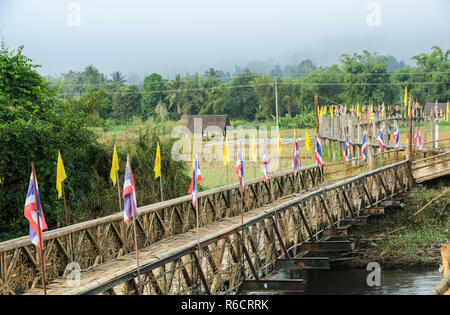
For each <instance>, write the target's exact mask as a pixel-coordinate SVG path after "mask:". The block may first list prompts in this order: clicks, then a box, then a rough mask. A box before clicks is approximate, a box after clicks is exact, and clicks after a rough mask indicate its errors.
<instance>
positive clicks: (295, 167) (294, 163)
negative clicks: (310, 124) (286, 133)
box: [292, 129, 298, 175]
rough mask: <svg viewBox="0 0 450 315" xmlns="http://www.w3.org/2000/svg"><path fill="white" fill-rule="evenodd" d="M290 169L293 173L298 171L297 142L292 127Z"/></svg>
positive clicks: (295, 133)
mask: <svg viewBox="0 0 450 315" xmlns="http://www.w3.org/2000/svg"><path fill="white" fill-rule="evenodd" d="M292 171H293V173H294V175H296V174H297V171H298V143H297V132H296V131H295V129H294V149H293V153H292Z"/></svg>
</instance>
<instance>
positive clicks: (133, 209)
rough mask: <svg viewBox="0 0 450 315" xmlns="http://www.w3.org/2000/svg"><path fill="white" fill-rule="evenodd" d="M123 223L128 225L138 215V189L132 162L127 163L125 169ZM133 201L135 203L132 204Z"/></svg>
mask: <svg viewBox="0 0 450 315" xmlns="http://www.w3.org/2000/svg"><path fill="white" fill-rule="evenodd" d="M122 198H123V221H124V222H125V224H128V222H129V221H130V219H131V217H133V216H135V215H136V213H137V202H136V189H135V186H134V178H133V172H132V170H131V163H130V160H128V161H127V166H126V168H125V181H124V183H123V194H122ZM132 201H133V203H132Z"/></svg>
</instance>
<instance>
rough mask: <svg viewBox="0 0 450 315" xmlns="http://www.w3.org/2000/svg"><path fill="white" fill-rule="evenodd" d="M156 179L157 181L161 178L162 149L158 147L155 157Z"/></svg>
mask: <svg viewBox="0 0 450 315" xmlns="http://www.w3.org/2000/svg"><path fill="white" fill-rule="evenodd" d="M154 171H155V179H157V178H158V177H159V176H161V149H160V148H159V143H158V146H157V147H156V155H155V167H154Z"/></svg>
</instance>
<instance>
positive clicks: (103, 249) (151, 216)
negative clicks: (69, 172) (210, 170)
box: [0, 117, 450, 294]
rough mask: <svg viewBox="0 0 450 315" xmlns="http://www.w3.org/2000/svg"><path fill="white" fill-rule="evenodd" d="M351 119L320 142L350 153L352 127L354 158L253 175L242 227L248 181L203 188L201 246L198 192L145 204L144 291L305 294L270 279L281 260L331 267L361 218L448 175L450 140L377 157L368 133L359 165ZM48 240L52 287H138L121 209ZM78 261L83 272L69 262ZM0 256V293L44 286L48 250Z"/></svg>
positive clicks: (325, 130) (55, 290) (23, 249)
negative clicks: (346, 148) (347, 137)
mask: <svg viewBox="0 0 450 315" xmlns="http://www.w3.org/2000/svg"><path fill="white" fill-rule="evenodd" d="M389 119H397V118H389ZM398 119H399V118H398ZM383 122H386V120H383V119H379V120H377V121H375V122H374V124H372V125H373V126H376V125H379V124H382V123H383ZM351 123H352V122H351V120H350V119H345V117H341V119H331V118H329V117H320V126H321V129H320V134H321V138H322V139H323V141H324V143H323V144H322V147H325V146H326V147H327V148H329V152H330V154H336V151H339V150H342V146H343V145H342V144H343V141H344V134H345V133H344V130H345V128H346V127H348V130H349V134H350V144H351V149H352V156H356V158H354V159H352V160H351V161H349V162H345V163H344V162H335V163H327V164H325V165H324V167H323V170H321V169H320V168H319V167H318V166H317V165H310V166H305V167H302V168H300V169H299V171H298V173H297V174H296V175H294V174H293V173H292V171H284V172H280V173H277V174H273V175H272V176H271V180H272V183H273V189H274V193H273V194H272V193H271V190H270V188H269V185H268V183H266V182H264V181H263V179H262V178H256V179H253V180H248V181H247V182H246V183H245V191H244V193H243V200H244V215H243V226H242V222H241V191H240V186H239V184H234V185H228V186H224V187H220V188H216V189H212V190H208V191H204V192H201V193H199V196H198V202H199V223H200V228H199V231H198V232H199V238H200V240H199V242H200V248H201V250H200V252H199V251H198V240H197V229H196V219H197V218H196V211H195V209H194V207H193V206H192V202H191V196H184V197H180V198H176V199H172V200H168V201H164V202H160V203H155V204H151V205H147V206H143V207H140V208H138V215H137V218H136V225H137V234H138V236H137V239H138V246H139V260H140V268H139V273H140V281H139V282H140V283H141V284H142V288H141V290H140V293H141V294H239V293H244V292H248V291H260V290H263V291H267V290H272V291H283V290H297V291H301V289H302V282H301V280H298V281H289V280H278V281H277V280H270V276H271V275H272V274H273V273H274V272H275V271H276V270H277V269H279V268H288V269H299V268H305V269H307V268H316V269H328V268H330V265H333V264H334V263H335V262H336V260H334V259H332V258H330V257H333V254H335V253H337V252H342V251H351V250H352V244H351V242H350V241H348V240H346V239H345V235H346V233H347V230H346V229H347V227H348V226H349V225H354V224H363V223H364V222H365V220H366V218H367V217H368V216H369V215H374V214H376V213H379V212H380V211H382V210H383V209H384V207H386V205H388V204H389V202H390V201H392V200H394V199H397V198H398V197H399V196H401V195H402V194H404V193H405V192H407V191H408V190H409V189H410V188H411V187H412V186H413V185H414V184H415V183H420V182H422V181H425V180H429V179H432V178H435V177H440V176H444V175H447V174H449V173H450V167H449V164H448V161H449V157H450V150H449V148H448V147H445V144H446V142H447V143H449V144H450V139H443V140H439V141H440V146H439V148H436V147H435V146H434V144H435V142H436V141H435V140H433V141H432V142H430V143H432V144H433V147H432V148H431V147H427V146H425V148H424V150H423V151H421V152H417V151H414V150H413V149H412V143H411V137H410V138H409V142H408V143H407V144H406V145H405V144H403V145H402V146H401V148H400V149H399V150H396V149H395V148H394V146H393V145H390V144H387V145H386V146H385V148H386V150H385V151H384V152H381V153H373V152H371V151H373V148H372V147H375V143H374V142H373V138H374V137H372V134H376V132H369V137H368V145H369V154H368V157H369V158H368V161H365V162H361V160H360V158H359V154H360V150H361V140H360V136H359V134H360V131H361V129H360V128H361V127H362V126H363V124H357V125H353V126H352V125H351ZM374 128H376V127H374ZM369 130H370V129H369ZM374 130H375V129H374ZM424 144H427V143H424ZM340 154H341V156H342V151H341V153H340ZM421 154H423V157H421V156H420V155H421ZM343 236H344V238H342V237H343ZM44 241H45V247H44V257H45V262H46V266H45V267H46V274H47V282H48V283H47V294H137V293H138V281H137V277H138V272H137V271H138V270H137V267H136V260H135V252H134V247H133V246H132V244H133V230H132V228H130V227H129V225H125V224H124V223H123V215H122V213H117V214H114V215H110V216H106V217H102V218H99V219H95V220H91V221H87V222H82V223H78V224H74V225H71V226H68V227H64V228H59V229H55V230H51V231H47V232H44ZM72 262H75V263H76V265H77V266H79V267H80V270H78V269H76V268H75V267H73V268H72V267H68V266H75V265H73V264H70V263H72ZM0 263H1V269H0V271H1V284H0V289H1V291H0V292H1V294H23V293H25V294H42V293H43V292H42V280H41V274H40V271H39V270H40V269H39V255H38V253H37V251H36V248H35V246H34V245H32V244H31V243H30V241H29V239H28V237H21V238H17V239H13V240H9V241H6V242H2V243H0Z"/></svg>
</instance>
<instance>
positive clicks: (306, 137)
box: [305, 129, 311, 151]
mask: <svg viewBox="0 0 450 315" xmlns="http://www.w3.org/2000/svg"><path fill="white" fill-rule="evenodd" d="M305 149H306V150H308V151H310V150H311V147H310V146H309V134H308V129H306V131H305Z"/></svg>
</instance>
